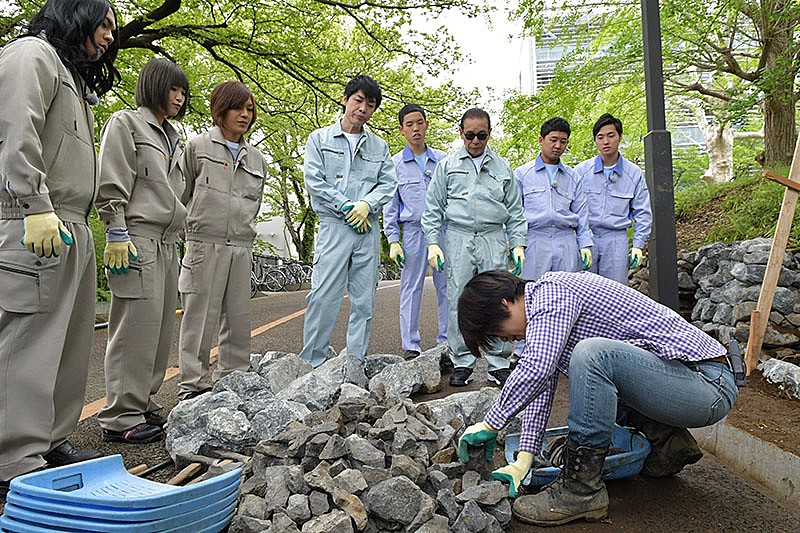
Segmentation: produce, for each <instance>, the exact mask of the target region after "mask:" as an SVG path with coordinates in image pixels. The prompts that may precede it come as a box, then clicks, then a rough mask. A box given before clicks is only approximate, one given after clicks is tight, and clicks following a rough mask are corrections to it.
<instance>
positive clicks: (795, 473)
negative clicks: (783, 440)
mask: <svg viewBox="0 0 800 533" xmlns="http://www.w3.org/2000/svg"><path fill="white" fill-rule="evenodd" d="M691 432H692V434H693V435H694V437H695V438H696V439H697V442H698V443H699V444H700V446H701V447H702V448H703V449H705V450H707V451H709V452H711V453H713V454H714V455H715V456H716V457H717V458H718V459H719V460H720V461H722V462H723V463H725V464H726V465H727V466H728V467H730V468H731V469H732V470H733V471H735V472H736V473H737V474H740V475H743V476H745V477H747V478H750V479H752V480H753V481H755V482H757V483H759V484H761V485H763V486H764V487H766V488H767V489H769V490H770V491H772V492H774V493H775V494H776V495H778V496H779V497H781V498H784V499H786V500H787V501H788V502H791V503H794V504H800V457H798V456H796V455H794V454H793V453H789V452H787V451H784V450H782V449H780V448H778V447H777V446H775V445H774V444H771V443H769V442H765V441H762V440H761V439H758V438H756V437H754V436H753V435H750V434H749V433H747V432H745V431H742V430H740V429H737V428H735V427H733V426H730V425H726V424H724V423H718V424H714V425H713V426H709V427H704V428H695V429H692V430H691Z"/></svg>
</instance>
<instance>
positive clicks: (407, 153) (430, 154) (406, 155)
mask: <svg viewBox="0 0 800 533" xmlns="http://www.w3.org/2000/svg"><path fill="white" fill-rule="evenodd" d="M415 157H416V156H415V155H414V152H412V151H411V147H410V146H408V145H406V146H405V148H403V162H404V163H410V162H412V161H413V160H414V158H415ZM425 157H427V158H428V160H429V161H433V162H434V163H438V162H439V159H437V157H436V154H435V153H434V151H433V150H431V147H430V146H428V145H427V144H426V145H425Z"/></svg>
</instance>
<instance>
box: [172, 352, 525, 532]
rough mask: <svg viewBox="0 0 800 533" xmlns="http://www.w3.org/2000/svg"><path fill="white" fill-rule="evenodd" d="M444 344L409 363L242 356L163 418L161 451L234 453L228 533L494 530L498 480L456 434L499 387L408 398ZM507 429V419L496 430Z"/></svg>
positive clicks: (503, 498) (436, 379) (500, 494)
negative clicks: (467, 455)
mask: <svg viewBox="0 0 800 533" xmlns="http://www.w3.org/2000/svg"><path fill="white" fill-rule="evenodd" d="M443 350H444V348H437V349H434V350H429V351H428V352H424V353H423V354H422V355H420V356H419V357H417V358H415V359H414V360H411V361H405V360H403V358H402V357H399V356H396V355H391V354H381V355H371V356H368V358H367V361H366V364H364V365H362V364H361V363H360V362H359V361H358V360H357V359H355V358H353V357H352V356H350V355H348V354H346V353H342V354H340V355H338V356H333V354H332V357H331V358H330V359H329V360H328V361H327V362H326V363H325V364H323V365H322V366H320V367H319V368H317V369H312V368H311V367H310V365H308V364H307V363H305V361H302V360H300V359H299V358H298V357H297V356H296V355H294V354H288V353H283V352H268V353H267V354H264V355H263V356H253V358H252V369H251V371H249V372H236V373H233V374H230V375H228V376H225V377H224V378H223V379H221V380H219V381H218V382H217V383H216V384H215V386H214V389H213V390H212V391H211V392H210V393H208V394H204V395H201V396H199V397H197V398H195V399H193V400H189V401H184V402H181V403H180V404H178V406H176V407H175V409H173V411H172V412H171V413H170V416H169V421H168V426H167V449H168V451H169V452H170V454H171V455H172V457H173V459H175V460H176V462H178V463H179V464H180V463H181V462H184V463H185V462H187V461H190V460H192V459H191V458H192V457H197V456H198V455H205V456H209V457H211V456H218V454H219V453H221V452H222V453H228V454H234V455H236V454H238V455H239V456H240V457H246V458H247V460H245V461H244V462H245V467H244V471H243V476H244V479H243V484H242V488H241V498H240V501H239V506H238V509H237V513H236V516H235V517H234V519H233V522H232V523H231V525H230V528H229V531H230V532H231V533H237V532H238V533H244V532H248V533H249V532H254V533H255V532H270V533H278V532H282V533H283V532H286V533H291V532H293V531H297V532H306V533H322V532H334V531H335V532H337V533H346V532H352V531H368V532H380V531H404V532H405V531H408V532H412V531H416V532H421V533H435V532H441V533H445V532H448V531H455V532H478V531H488V532H492V531H502V530H503V528H504V527H505V526H507V525H508V524H509V523H510V522H511V504H510V501H509V499H508V498H507V496H508V487H507V486H506V485H504V484H502V483H500V482H497V481H485V480H486V479H487V478H488V475H489V473H490V472H491V470H492V469H493V468H494V467H493V466H492V465H490V464H489V463H487V461H486V460H485V459H484V457H483V450H481V449H475V450H471V453H472V454H474V455H471V459H470V461H469V462H468V463H466V464H464V463H462V462H460V461H459V459H458V457H457V454H456V446H457V440H458V439H457V435H458V434H459V432H460V430H461V429H462V428H463V427H465V426H466V425H470V424H473V423H476V422H478V421H480V420H482V419H483V417H484V416H485V414H486V412H487V411H488V410H489V408H490V407H491V405H492V403H493V402H494V400H495V398H496V397H497V394H498V393H499V389H497V388H493V387H487V388H483V389H481V390H479V391H470V392H463V393H458V394H452V395H450V396H448V397H446V398H441V399H437V400H431V401H428V402H421V403H414V402H413V401H412V400H411V399H410V398H409V397H410V396H411V395H412V394H414V393H416V392H420V391H421V392H434V391H436V390H438V389H439V388H440V386H441V385H440V382H441V373H440V371H439V359H440V357H441V355H442V353H443ZM518 430H519V421H518V420H517V421H515V422H514V423H513V424H511V426H510V427H509V428H507V430H506V432H504V433H503V434H501V439H500V441H501V442H502V437H503V435H504V434H505V433H507V432H514V431H518Z"/></svg>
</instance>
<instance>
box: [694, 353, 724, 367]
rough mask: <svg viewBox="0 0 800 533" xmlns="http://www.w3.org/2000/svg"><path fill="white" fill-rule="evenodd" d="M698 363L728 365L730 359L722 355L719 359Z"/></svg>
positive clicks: (704, 360)
mask: <svg viewBox="0 0 800 533" xmlns="http://www.w3.org/2000/svg"><path fill="white" fill-rule="evenodd" d="M698 363H725V364H726V365H727V364H728V358H727V357H725V356H724V355H720V356H719V357H715V358H714V359H703V360H702V361H698Z"/></svg>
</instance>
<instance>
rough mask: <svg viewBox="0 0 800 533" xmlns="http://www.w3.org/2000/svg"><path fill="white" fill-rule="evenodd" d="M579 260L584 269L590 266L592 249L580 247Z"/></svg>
mask: <svg viewBox="0 0 800 533" xmlns="http://www.w3.org/2000/svg"><path fill="white" fill-rule="evenodd" d="M581 262H582V263H583V269H584V270H589V269H590V268H592V250H590V249H589V248H581Z"/></svg>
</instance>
